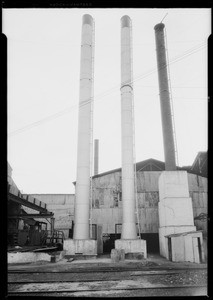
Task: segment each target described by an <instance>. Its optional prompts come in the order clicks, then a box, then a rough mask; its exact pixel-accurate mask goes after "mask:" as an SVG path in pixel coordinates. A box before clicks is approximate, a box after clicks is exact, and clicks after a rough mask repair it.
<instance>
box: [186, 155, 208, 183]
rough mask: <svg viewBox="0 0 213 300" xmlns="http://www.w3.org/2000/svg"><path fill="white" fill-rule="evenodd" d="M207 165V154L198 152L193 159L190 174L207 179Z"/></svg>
mask: <svg viewBox="0 0 213 300" xmlns="http://www.w3.org/2000/svg"><path fill="white" fill-rule="evenodd" d="M207 164H208V154H207V152H206V151H200V152H198V154H197V156H196V157H195V160H194V162H193V164H192V166H191V169H190V172H191V173H194V174H198V175H200V176H203V177H207V176H208V170H207V168H208V167H207Z"/></svg>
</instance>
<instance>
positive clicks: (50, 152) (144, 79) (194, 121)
mask: <svg viewBox="0 0 213 300" xmlns="http://www.w3.org/2000/svg"><path fill="white" fill-rule="evenodd" d="M85 13H88V14H91V16H92V17H93V18H94V20H95V65H94V95H95V96H94V122H93V124H94V132H93V137H94V139H99V173H101V172H105V171H109V170H111V169H114V168H119V167H121V113H120V110H121V107H120V101H121V99H120V18H121V17H122V16H123V15H126V14H127V15H129V17H130V18H131V19H132V30H133V32H132V35H133V80H134V106H135V143H136V161H137V162H139V161H142V160H145V159H148V158H154V159H158V160H161V161H164V153H163V138H162V127H161V116H160V100H159V91H158V77H157V62H156V51H155V49H156V47H155V35H154V26H155V25H156V24H157V23H159V22H161V20H162V19H163V18H164V16H165V15H166V14H167V15H166V17H165V19H164V20H163V23H164V24H165V26H166V33H167V46H168V55H169V63H170V66H169V70H170V81H171V88H172V89H171V91H172V99H173V106H174V115H175V127H176V139H177V145H178V159H179V166H184V165H191V164H192V163H193V161H194V159H195V156H196V155H197V153H198V152H199V151H206V150H207V147H208V145H207V102H208V100H207V66H208V64H207V39H208V36H209V35H210V33H211V10H210V9H195V8H193V9H3V32H4V33H5V34H6V36H7V38H8V162H9V163H10V165H11V167H12V169H13V179H14V181H15V183H16V184H17V186H18V188H19V189H20V190H22V191H23V192H24V193H51V194H54V193H74V186H73V184H72V182H73V181H75V180H76V160H77V118H78V101H79V76H80V49H81V47H80V44H81V26H82V16H83V14H85Z"/></svg>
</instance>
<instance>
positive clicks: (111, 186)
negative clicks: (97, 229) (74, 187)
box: [32, 171, 207, 238]
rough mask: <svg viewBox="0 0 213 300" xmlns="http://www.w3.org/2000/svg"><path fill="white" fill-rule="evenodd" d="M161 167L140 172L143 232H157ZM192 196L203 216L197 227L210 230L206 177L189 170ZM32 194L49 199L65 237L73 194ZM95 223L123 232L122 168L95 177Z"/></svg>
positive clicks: (71, 215) (109, 230)
mask: <svg viewBox="0 0 213 300" xmlns="http://www.w3.org/2000/svg"><path fill="white" fill-rule="evenodd" d="M160 174H161V171H145V172H141V171H139V172H137V190H138V212H139V219H140V225H141V233H158V227H159V220H158V201H159V191H158V178H159V176H160ZM188 183H189V192H190V197H191V198H192V203H193V213H194V218H196V217H199V215H200V214H202V215H201V216H203V217H201V218H200V220H199V219H198V220H195V226H196V227H197V230H204V235H206V233H207V221H206V219H205V215H206V214H207V178H204V177H201V176H198V175H194V174H190V173H188ZM32 196H33V197H36V198H37V199H39V200H41V201H43V202H45V203H47V209H48V210H49V211H52V212H53V213H54V217H55V229H57V230H63V231H64V234H65V237H66V238H67V237H68V235H69V229H71V227H72V221H73V220H74V198H75V195H73V194H55V195H53V194H33V195H32ZM92 223H93V224H100V225H102V226H103V227H102V228H103V233H108V234H110V233H115V227H116V228H117V233H120V232H121V225H117V226H116V224H121V223H122V193H121V172H119V171H118V172H112V173H108V174H106V175H102V176H100V175H98V176H95V177H94V179H93V210H92Z"/></svg>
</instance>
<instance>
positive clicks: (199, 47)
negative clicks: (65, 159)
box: [8, 42, 206, 137]
mask: <svg viewBox="0 0 213 300" xmlns="http://www.w3.org/2000/svg"><path fill="white" fill-rule="evenodd" d="M204 48H206V43H205V42H203V43H201V44H198V45H197V46H194V47H192V48H191V49H189V50H187V51H185V52H184V53H182V54H181V55H178V56H176V57H174V58H173V59H171V61H170V62H168V64H167V65H171V64H174V63H176V62H179V61H181V60H182V59H185V58H187V57H189V56H191V55H193V54H195V53H197V52H198V51H200V50H202V49H204ZM167 65H165V66H167ZM165 66H164V67H165ZM155 72H157V67H155V68H153V69H151V70H149V71H147V72H145V73H144V74H141V75H139V76H137V77H135V79H134V80H133V81H132V83H133V82H137V81H139V80H142V79H144V78H146V77H148V76H150V75H152V74H154V73H155ZM119 87H120V84H117V85H116V86H114V87H112V88H110V89H108V90H106V91H105V92H103V93H100V94H98V95H95V96H94V98H95V99H96V102H97V101H99V100H100V99H102V98H103V97H105V96H107V95H109V94H112V93H113V92H114V91H117V90H118V88H119ZM90 101H91V99H88V100H86V101H84V103H83V104H81V106H84V105H87V104H88V103H90ZM92 101H93V100H92ZM78 106H79V105H73V106H70V107H68V108H66V109H64V110H62V111H60V112H57V113H55V114H53V115H50V116H47V117H45V118H43V119H41V120H39V121H36V122H33V123H31V124H29V125H26V126H24V127H22V128H20V129H17V130H14V131H12V132H10V133H9V134H8V136H9V137H12V136H14V135H16V134H19V133H22V132H23V131H26V130H28V129H31V128H33V127H35V126H39V125H40V124H42V123H44V122H48V121H51V120H54V119H56V118H58V117H61V116H62V115H64V114H66V113H68V112H70V111H72V110H74V109H77V107H78Z"/></svg>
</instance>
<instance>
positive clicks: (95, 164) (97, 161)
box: [94, 140, 99, 175]
mask: <svg viewBox="0 0 213 300" xmlns="http://www.w3.org/2000/svg"><path fill="white" fill-rule="evenodd" d="M94 148H95V152H94V175H97V174H98V163H99V140H95V147H94Z"/></svg>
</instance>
